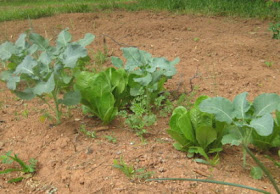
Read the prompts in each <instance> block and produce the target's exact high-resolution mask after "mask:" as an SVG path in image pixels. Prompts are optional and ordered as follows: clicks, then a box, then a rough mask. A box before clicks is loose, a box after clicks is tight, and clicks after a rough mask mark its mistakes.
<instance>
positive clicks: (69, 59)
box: [62, 44, 87, 68]
mask: <svg viewBox="0 0 280 194" xmlns="http://www.w3.org/2000/svg"><path fill="white" fill-rule="evenodd" d="M86 56H87V50H86V49H85V48H83V47H82V46H80V45H78V44H72V45H69V46H68V47H67V48H66V49H65V51H64V52H63V57H62V62H63V64H65V67H69V68H74V67H75V66H76V65H77V61H78V59H80V58H83V57H86Z"/></svg>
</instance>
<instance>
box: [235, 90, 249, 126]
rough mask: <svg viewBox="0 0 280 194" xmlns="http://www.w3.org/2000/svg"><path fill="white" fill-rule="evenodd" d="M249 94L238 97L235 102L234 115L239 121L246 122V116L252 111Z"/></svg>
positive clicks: (245, 93)
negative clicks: (248, 98)
mask: <svg viewBox="0 0 280 194" xmlns="http://www.w3.org/2000/svg"><path fill="white" fill-rule="evenodd" d="M247 95H248V92H244V93H241V94H239V95H237V96H236V97H235V98H234V100H233V106H234V115H235V117H236V118H238V119H243V120H245V114H246V112H247V111H248V110H249V109H250V107H251V105H250V104H249V102H248V101H247Z"/></svg>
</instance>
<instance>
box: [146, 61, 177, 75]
mask: <svg viewBox="0 0 280 194" xmlns="http://www.w3.org/2000/svg"><path fill="white" fill-rule="evenodd" d="M179 62H180V59H179V58H176V59H175V60H174V61H172V62H170V61H168V60H167V59H165V58H153V61H152V64H151V68H150V69H148V71H149V72H154V71H155V70H156V69H160V70H163V75H165V76H167V77H172V76H173V75H175V74H176V68H175V66H174V65H175V64H177V63H179Z"/></svg>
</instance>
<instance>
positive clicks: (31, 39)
mask: <svg viewBox="0 0 280 194" xmlns="http://www.w3.org/2000/svg"><path fill="white" fill-rule="evenodd" d="M94 38H95V37H94V35H92V34H86V35H85V37H84V38H83V39H81V40H79V41H76V42H71V41H72V36H71V34H70V33H69V32H68V30H67V29H65V30H63V31H61V32H60V34H59V35H58V37H57V39H56V44H55V46H52V45H51V44H50V42H49V40H47V39H45V38H44V37H42V36H41V35H39V34H37V33H33V32H31V33H29V32H28V33H23V34H21V35H20V36H19V38H18V40H17V41H16V42H15V43H12V42H5V43H3V44H1V45H0V60H1V61H2V62H3V63H4V65H5V68H6V69H7V70H6V71H3V72H2V73H1V80H2V81H5V82H6V83H7V87H8V88H9V89H10V90H11V91H12V92H13V93H15V94H16V95H17V96H18V97H19V98H21V99H24V100H30V99H32V98H34V97H36V96H37V97H39V98H41V99H42V100H43V101H44V102H46V103H47V104H48V105H49V106H50V104H49V102H48V98H47V96H51V98H52V99H53V100H54V103H55V107H54V108H52V106H50V107H51V108H52V109H53V110H54V111H55V113H56V121H57V123H60V122H61V114H62V113H61V106H60V105H61V104H64V105H75V104H78V103H79V102H80V94H79V92H77V91H73V90H72V86H73V80H74V74H75V73H76V72H79V71H80V69H82V67H83V66H84V64H85V62H87V61H88V60H89V57H88V55H87V50H86V48H85V47H86V46H87V45H89V44H90V43H91V42H92V41H93V40H94ZM61 92H63V93H64V96H63V98H62V99H59V94H60V93H61Z"/></svg>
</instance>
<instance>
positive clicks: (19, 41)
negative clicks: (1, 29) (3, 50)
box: [15, 34, 27, 49]
mask: <svg viewBox="0 0 280 194" xmlns="http://www.w3.org/2000/svg"><path fill="white" fill-rule="evenodd" d="M25 38H26V34H21V35H19V38H18V39H17V41H16V42H15V45H16V47H18V48H20V49H26V47H27V42H26V41H25Z"/></svg>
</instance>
